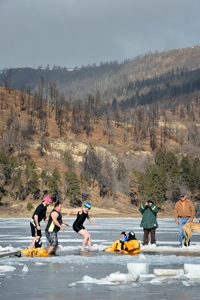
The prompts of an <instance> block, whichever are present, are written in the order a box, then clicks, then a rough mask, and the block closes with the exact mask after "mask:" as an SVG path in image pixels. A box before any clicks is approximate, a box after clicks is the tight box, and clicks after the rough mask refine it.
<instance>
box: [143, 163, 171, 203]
mask: <svg viewBox="0 0 200 300" xmlns="http://www.w3.org/2000/svg"><path fill="white" fill-rule="evenodd" d="M166 179H167V177H166V174H165V173H164V172H163V171H162V169H161V168H159V167H158V166H156V165H151V166H149V167H148V169H147V171H146V173H144V174H142V173H140V175H139V184H140V187H139V188H140V192H141V195H142V196H143V197H144V199H145V200H148V198H152V199H153V200H154V201H155V202H156V203H157V204H161V203H162V202H163V201H164V200H165V193H166V190H167V184H166V181H167V180H166Z"/></svg>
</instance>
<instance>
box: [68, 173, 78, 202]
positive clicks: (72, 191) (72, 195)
mask: <svg viewBox="0 0 200 300" xmlns="http://www.w3.org/2000/svg"><path fill="white" fill-rule="evenodd" d="M65 179H66V182H67V192H66V195H67V197H69V199H70V204H71V206H73V207H74V206H79V205H80V204H81V201H80V194H81V191H80V183H79V179H78V176H77V174H76V173H75V172H66V173H65Z"/></svg>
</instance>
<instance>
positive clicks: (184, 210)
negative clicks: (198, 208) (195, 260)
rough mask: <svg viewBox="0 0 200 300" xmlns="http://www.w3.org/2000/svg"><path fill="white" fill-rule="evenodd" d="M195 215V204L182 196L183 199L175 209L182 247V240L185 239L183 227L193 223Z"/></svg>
mask: <svg viewBox="0 0 200 300" xmlns="http://www.w3.org/2000/svg"><path fill="white" fill-rule="evenodd" d="M194 214H195V210H194V204H193V203H192V201H191V200H189V199H187V198H186V195H182V196H181V199H180V200H178V201H177V202H176V204H175V208H174V217H175V222H176V224H178V231H179V242H180V247H182V239H183V238H184V233H183V229H182V227H183V225H184V224H186V223H188V222H192V221H193V219H194Z"/></svg>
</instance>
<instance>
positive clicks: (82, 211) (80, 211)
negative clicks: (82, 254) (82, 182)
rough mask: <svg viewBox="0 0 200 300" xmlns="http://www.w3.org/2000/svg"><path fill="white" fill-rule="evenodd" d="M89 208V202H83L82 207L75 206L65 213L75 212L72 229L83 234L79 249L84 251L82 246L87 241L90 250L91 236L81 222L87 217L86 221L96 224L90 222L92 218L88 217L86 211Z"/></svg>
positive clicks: (93, 223)
mask: <svg viewBox="0 0 200 300" xmlns="http://www.w3.org/2000/svg"><path fill="white" fill-rule="evenodd" d="M90 209H91V204H90V202H86V203H85V204H84V207H83V208H82V207H80V208H75V209H73V210H71V211H70V212H69V213H68V214H67V215H65V217H69V215H71V214H73V213H77V218H76V220H75V222H74V224H73V229H74V231H76V232H77V233H78V234H80V235H82V236H83V243H82V247H81V251H84V247H85V244H86V243H88V249H89V250H92V241H91V236H90V234H89V232H88V231H87V230H86V229H85V227H84V226H83V223H84V221H85V219H88V221H90V223H91V224H92V225H96V223H95V222H92V220H91V219H90V217H89V214H88V212H89V210H90Z"/></svg>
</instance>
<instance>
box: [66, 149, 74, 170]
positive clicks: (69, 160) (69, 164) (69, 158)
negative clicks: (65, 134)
mask: <svg viewBox="0 0 200 300" xmlns="http://www.w3.org/2000/svg"><path fill="white" fill-rule="evenodd" d="M64 161H65V163H66V165H67V168H68V170H69V171H74V169H75V162H74V159H73V157H72V155H71V154H70V153H66V154H65V157H64Z"/></svg>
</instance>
